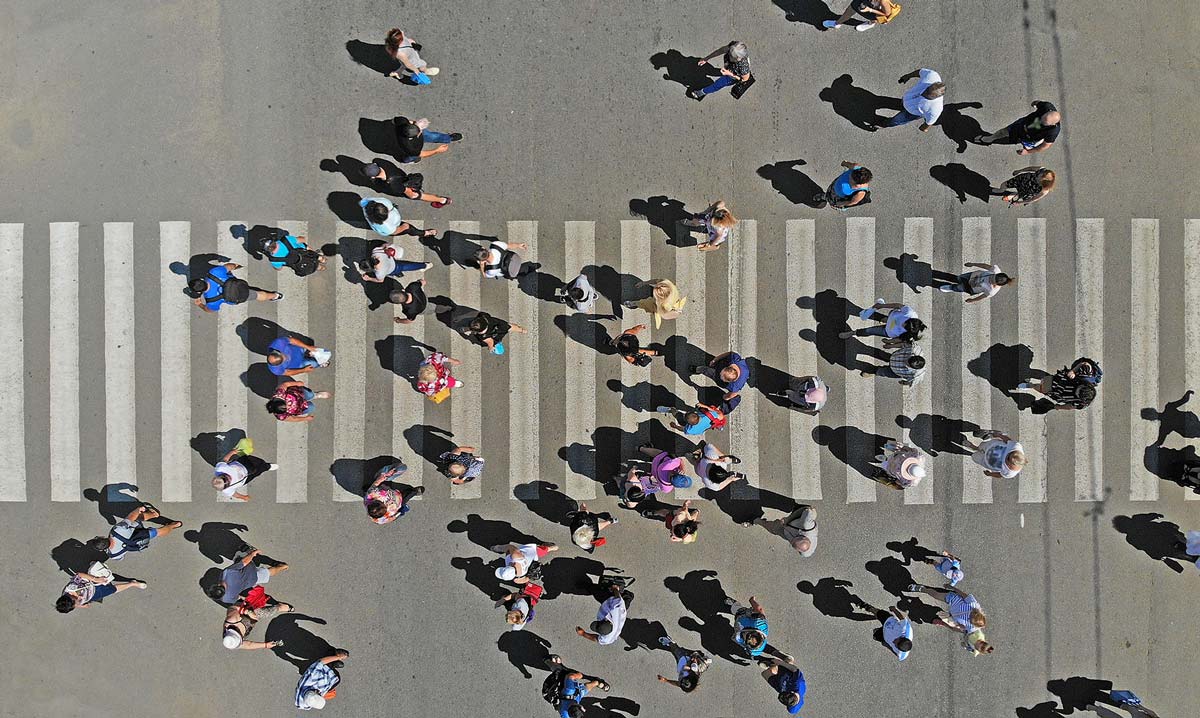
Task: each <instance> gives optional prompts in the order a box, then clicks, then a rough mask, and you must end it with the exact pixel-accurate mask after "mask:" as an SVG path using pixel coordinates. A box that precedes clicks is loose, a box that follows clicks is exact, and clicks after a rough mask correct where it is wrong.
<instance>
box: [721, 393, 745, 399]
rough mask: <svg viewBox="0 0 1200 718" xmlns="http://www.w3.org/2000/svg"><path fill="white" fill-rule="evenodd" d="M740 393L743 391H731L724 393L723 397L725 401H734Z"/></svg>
mask: <svg viewBox="0 0 1200 718" xmlns="http://www.w3.org/2000/svg"><path fill="white" fill-rule="evenodd" d="M738 394H741V392H740V391H731V392H729V393H727V394H724V395H722V397H721V398H722V399H724V400H725V401H733V400H734V399H735V398H736V397H737V395H738Z"/></svg>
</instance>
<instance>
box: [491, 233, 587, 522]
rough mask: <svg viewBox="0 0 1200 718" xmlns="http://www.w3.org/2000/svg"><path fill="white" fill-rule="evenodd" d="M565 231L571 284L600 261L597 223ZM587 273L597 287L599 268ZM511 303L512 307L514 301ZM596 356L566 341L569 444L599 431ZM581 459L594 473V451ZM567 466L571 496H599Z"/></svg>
mask: <svg viewBox="0 0 1200 718" xmlns="http://www.w3.org/2000/svg"><path fill="white" fill-rule="evenodd" d="M565 231H566V235H565V236H566V248H565V249H566V267H565V268H564V270H563V281H565V282H568V283H570V282H571V281H573V280H574V279H575V277H577V276H578V275H579V272H580V271H581V268H583V267H591V266H594V265H595V264H596V223H595V222H567V223H566V226H565ZM585 274H586V275H587V279H588V281H589V282H591V284H592V286H593V287H594V286H596V273H595V271H593V270H589V271H587V272H585ZM520 301H523V302H525V303H526V304H529V303H533V300H531V299H529V298H528V297H522V298H521V300H520ZM509 306H510V308H511V306H512V304H511V302H510V304H509ZM562 306H563V311H562V313H563V314H564V315H568V316H569V315H571V314H574V313H575V312H574V311H573V310H572V309H571V308H570V307H569V306H567V305H565V304H564V305H562ZM535 312H536V308H535ZM597 341H599V338H597ZM596 355H597V352H596V351H595V350H594V349H592V348H591V347H586V346H584V345H582V344H580V343H579V342H577V341H573V340H571V339H567V340H566V400H567V403H566V425H567V436H566V445H567V446H570V445H571V444H572V443H575V442H578V443H581V444H585V443H587V440H588V437H589V436H591V433H592V432H593V431H595V430H596V393H597V389H596ZM580 458H581V460H582V461H584V462H585V466H584V467H583V468H584V470H585V471H587V472H589V473H590V474H591V475H593V476H594V475H595V474H596V463H595V460H594V454H590V453H589V454H585V455H584V456H582V457H580ZM563 468H564V471H565V480H566V481H565V484H564V485H565V486H566V494H567V496H570V497H571V498H573V499H576V500H580V501H583V500H588V499H594V498H596V482H594V481H592V479H591V478H590V477H589V476H587V475H581V474H577V473H576V472H575V471H574V470H572V468H571V463H570V462H569V461H564V462H563Z"/></svg>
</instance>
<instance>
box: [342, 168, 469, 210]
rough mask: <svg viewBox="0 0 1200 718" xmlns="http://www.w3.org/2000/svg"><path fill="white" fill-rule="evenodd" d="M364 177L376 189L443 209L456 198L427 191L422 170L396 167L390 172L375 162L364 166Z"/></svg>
mask: <svg viewBox="0 0 1200 718" xmlns="http://www.w3.org/2000/svg"><path fill="white" fill-rule="evenodd" d="M362 174H363V177H364V178H366V179H367V180H370V181H371V183H372V184H373V185H374V186H375V188H376V189H378V190H381V191H383V192H388V193H389V194H393V195H397V196H400V197H404V198H405V199H411V200H413V201H415V202H428V203H429V206H430V207H433V208H434V209H441V208H442V207H445V206H446V205H448V204H450V203H451V202H453V201H454V200H452V199H450V198H449V197H443V196H441V195H436V194H433V193H432V192H426V191H425V189H424V188H425V175H423V174H421V173H420V172H405V171H404V170H402V169H394V170H392V171H391V173H390V174H389V173H388V171H387V170H385V169H384V168H383V167H382V166H381V165H379V164H378V163H375V162H371V163H369V164H365V165H363V167H362Z"/></svg>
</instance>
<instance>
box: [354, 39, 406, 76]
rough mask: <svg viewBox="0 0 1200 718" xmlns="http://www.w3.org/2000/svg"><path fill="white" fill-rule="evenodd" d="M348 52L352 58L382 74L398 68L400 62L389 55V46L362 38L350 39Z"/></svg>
mask: <svg viewBox="0 0 1200 718" xmlns="http://www.w3.org/2000/svg"><path fill="white" fill-rule="evenodd" d="M346 52H348V53H350V59H352V60H354V62H356V63H358V64H359V65H362V66H363V67H366V68H370V69H371V70H374V71H375V72H378V73H379V74H380V75H387V74H388V73H390V72H392V71H393V70H396V69H397V68H398V67H399V63H398V62H396V60H394V59H393V58H391V57H390V56H388V54H387V48H385V47H384V46H383V45H382V44H376V43H373V42H363V41H362V40H348V41H347V42H346Z"/></svg>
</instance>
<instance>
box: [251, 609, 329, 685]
mask: <svg viewBox="0 0 1200 718" xmlns="http://www.w3.org/2000/svg"><path fill="white" fill-rule="evenodd" d="M301 621H306V622H309V623H315V624H317V625H318V626H324V625H326V621H325V620H324V619H322V618H314V617H312V616H306V615H304V614H303V613H281V614H279V615H278V616H276V617H275V618H273V619H271V623H269V624H268V625H267V631H266V635H265V636H264V639H263V640H265V641H283V645H282V646H279V647H277V648H272V649H271V652H272V653H274V654H275V655H276V656H278V657H279V658H282V659H283V660H285V661H287V662H288V663H291V664H292V665H293V666H295V667H296V670H297V672H299V673H304V671H306V670H308V667H309V666H310V665H312V662H313V661H315V660H318V659H320V658H324V657H325V656H328V655H331V654H332V653H333V652H334V651H336V650H337V649H336V648H334V647H333V645H332V644H330V643H329V641H326V640H325V639H324V638H321V637H320V636H318V635H317V634H315V633H313V632H312V631H310V630H308V629H307V628H304V627H303V626H301V625H300V622H301Z"/></svg>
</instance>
